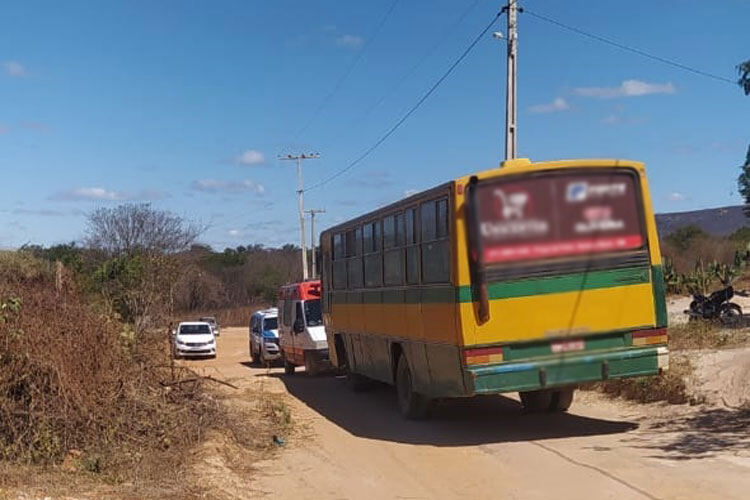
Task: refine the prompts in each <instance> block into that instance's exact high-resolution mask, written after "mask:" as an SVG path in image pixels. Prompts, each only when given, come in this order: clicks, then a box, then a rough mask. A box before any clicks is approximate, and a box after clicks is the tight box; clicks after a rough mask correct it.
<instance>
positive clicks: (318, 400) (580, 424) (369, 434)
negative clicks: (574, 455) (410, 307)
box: [258, 373, 638, 446]
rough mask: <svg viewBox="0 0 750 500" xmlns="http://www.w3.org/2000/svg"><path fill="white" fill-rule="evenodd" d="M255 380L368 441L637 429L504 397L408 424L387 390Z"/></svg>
mask: <svg viewBox="0 0 750 500" xmlns="http://www.w3.org/2000/svg"><path fill="white" fill-rule="evenodd" d="M258 376H270V377H278V378H280V379H281V381H282V382H283V383H284V385H285V386H286V389H287V391H289V393H290V394H292V395H293V396H294V397H296V398H298V399H299V400H301V401H302V402H303V403H305V404H306V405H307V406H309V407H310V408H312V409H313V410H314V411H316V412H317V413H319V414H320V415H322V416H323V417H325V418H327V419H328V420H330V421H331V422H333V423H335V424H336V425H338V426H340V427H341V428H343V429H345V430H346V431H348V432H350V433H352V434H354V435H356V436H360V437H364V438H368V439H380V440H385V441H395V442H401V443H410V444H430V445H434V446H468V445H478V444H489V443H501V442H516V441H529V440H535V439H552V438H563V437H574V436H593V435H601V434H615V433H624V432H628V431H631V430H633V429H636V428H637V427H638V424H636V423H633V422H625V421H610V420H600V419H596V418H589V417H583V416H578V415H575V414H573V413H554V414H525V413H524V412H523V410H522V408H521V405H520V403H518V402H517V401H515V400H513V399H510V398H507V397H503V396H480V397H474V398H466V399H455V400H448V401H443V402H440V403H438V404H436V405H435V408H434V409H433V411H432V413H431V416H430V419H428V420H425V421H408V420H404V419H403V418H402V417H401V415H400V414H399V412H398V410H397V408H396V396H395V391H394V390H393V388H391V387H388V386H385V385H377V386H376V387H374V388H373V389H372V390H370V391H367V392H362V393H355V392H352V391H351V390H349V388H348V387H346V385H345V384H344V382H343V380H341V379H339V378H337V377H331V376H327V377H308V376H307V375H306V374H305V373H300V374H297V375H291V376H287V375H283V374H280V373H269V374H262V375H258ZM573 412H575V406H574V407H573Z"/></svg>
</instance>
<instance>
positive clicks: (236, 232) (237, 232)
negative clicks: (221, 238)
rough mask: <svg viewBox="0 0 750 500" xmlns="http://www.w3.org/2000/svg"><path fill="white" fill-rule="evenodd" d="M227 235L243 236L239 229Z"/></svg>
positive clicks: (231, 230)
mask: <svg viewBox="0 0 750 500" xmlns="http://www.w3.org/2000/svg"><path fill="white" fill-rule="evenodd" d="M227 234H228V235H229V236H239V235H240V234H242V231H240V230H239V229H230V230H229V231H227Z"/></svg>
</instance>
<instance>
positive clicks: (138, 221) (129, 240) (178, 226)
mask: <svg viewBox="0 0 750 500" xmlns="http://www.w3.org/2000/svg"><path fill="white" fill-rule="evenodd" d="M203 230H204V228H203V227H200V226H198V225H196V224H193V223H191V222H188V221H186V220H185V219H183V218H182V217H179V216H177V215H174V214H172V213H171V212H167V211H163V210H157V209H155V208H152V207H151V205H150V204H148V203H141V204H133V203H128V204H125V205H119V206H117V207H114V208H106V207H102V208H98V209H96V210H94V211H93V212H91V213H90V214H89V215H88V220H87V231H86V243H87V245H88V246H89V247H91V248H93V249H97V250H103V251H104V252H106V253H107V254H110V255H134V254H138V253H175V252H179V251H182V250H187V249H188V248H190V245H192V244H193V242H194V241H195V240H196V238H198V236H200V234H201V233H202V232H203Z"/></svg>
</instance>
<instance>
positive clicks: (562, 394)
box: [549, 387, 575, 412]
mask: <svg viewBox="0 0 750 500" xmlns="http://www.w3.org/2000/svg"><path fill="white" fill-rule="evenodd" d="M574 392H575V388H574V387H565V388H563V389H558V390H556V391H553V392H552V401H551V402H550V406H549V411H553V412H554V411H568V408H570V405H571V404H572V403H573V393H574Z"/></svg>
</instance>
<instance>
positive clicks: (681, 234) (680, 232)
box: [664, 224, 708, 252]
mask: <svg viewBox="0 0 750 500" xmlns="http://www.w3.org/2000/svg"><path fill="white" fill-rule="evenodd" d="M707 236H708V234H706V232H705V231H704V230H703V229H701V228H700V227H698V226H696V225H694V224H691V225H688V226H682V227H680V228H677V229H676V230H675V231H674V232H673V233H671V234H669V235H668V236H666V237H665V238H664V239H665V240H666V241H667V243H669V244H670V245H672V246H673V247H674V248H675V249H677V250H678V251H680V252H684V251H686V250H687V249H688V248H690V245H692V244H693V242H694V241H695V240H697V239H701V238H705V237H707Z"/></svg>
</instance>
